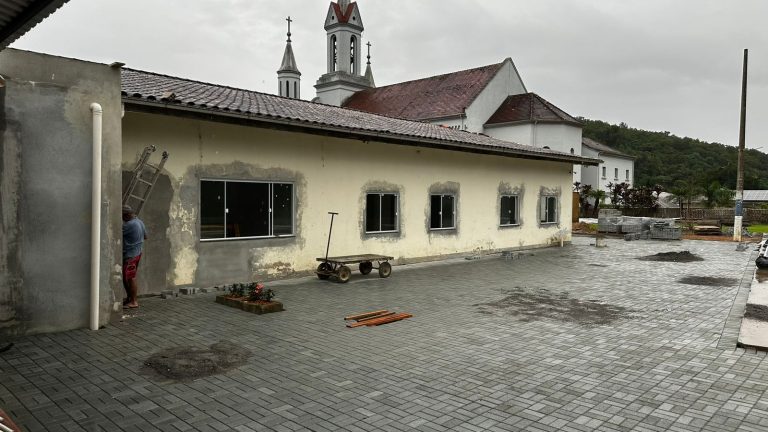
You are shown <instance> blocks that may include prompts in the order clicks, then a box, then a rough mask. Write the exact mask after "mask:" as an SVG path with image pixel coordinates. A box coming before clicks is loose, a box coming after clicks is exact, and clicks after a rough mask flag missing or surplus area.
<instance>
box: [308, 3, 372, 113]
mask: <svg viewBox="0 0 768 432" xmlns="http://www.w3.org/2000/svg"><path fill="white" fill-rule="evenodd" d="M363 30H364V27H363V20H362V18H361V17H360V10H359V9H358V7H357V2H350V1H349V0H337V1H336V2H333V3H331V5H330V7H329V8H328V14H327V15H326V18H325V31H326V33H327V35H326V41H327V47H328V49H327V55H326V59H327V60H326V61H327V66H328V68H327V72H326V73H325V74H324V75H323V76H321V77H320V79H319V80H317V84H315V88H316V89H317V99H316V101H318V102H321V103H324V104H328V105H336V106H340V105H341V104H342V103H343V102H344V100H345V99H347V98H348V97H349V96H351V95H352V94H354V93H356V92H358V91H360V90H364V89H367V88H370V87H372V85H373V84H372V83H371V82H370V80H369V79H368V78H366V76H365V75H363V72H362V71H361V70H360V65H361V63H362V62H361V57H362V51H363V50H362V45H363V44H362V34H363Z"/></svg>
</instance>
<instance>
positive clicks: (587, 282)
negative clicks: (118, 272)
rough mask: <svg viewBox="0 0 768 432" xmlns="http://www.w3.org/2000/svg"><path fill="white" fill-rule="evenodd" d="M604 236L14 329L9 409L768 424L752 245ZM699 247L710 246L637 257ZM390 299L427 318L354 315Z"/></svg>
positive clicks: (243, 417) (408, 425) (344, 426)
mask: <svg viewBox="0 0 768 432" xmlns="http://www.w3.org/2000/svg"><path fill="white" fill-rule="evenodd" d="M590 240H591V239H589V238H586V237H577V238H575V239H574V245H572V246H568V247H565V248H562V249H546V250H538V251H534V253H533V255H524V256H521V257H520V258H519V259H505V258H503V257H501V256H494V257H486V258H483V259H479V260H471V261H467V260H452V261H446V262H442V263H436V264H422V265H416V266H401V267H395V268H394V269H393V274H392V277H390V278H389V279H380V278H378V277H376V276H375V275H369V276H361V275H359V274H358V273H356V272H355V273H354V274H353V276H352V280H351V281H350V283H348V284H337V283H332V282H327V281H319V280H316V279H301V280H296V281H287V282H280V283H273V284H268V286H269V287H271V288H273V289H274V290H275V291H276V292H277V295H278V298H279V299H280V300H281V301H283V302H284V304H285V307H286V309H287V310H286V311H285V312H279V313H273V314H268V315H254V314H249V313H245V312H243V311H239V310H236V309H233V308H228V307H226V306H223V305H220V304H216V303H214V295H215V294H200V295H195V296H189V297H180V298H178V299H174V300H162V299H160V298H151V299H145V300H144V301H143V302H142V304H141V308H139V309H138V311H136V312H132V313H131V314H129V315H127V316H126V318H125V319H124V320H123V321H122V322H119V323H117V324H115V325H112V326H110V327H108V328H106V329H103V330H100V331H98V332H91V331H88V330H81V331H72V332H66V333H59V334H51V335H41V336H32V337H26V338H21V339H18V340H16V341H15V342H16V344H15V346H14V347H12V348H11V349H10V350H9V351H8V352H5V353H2V354H0V408H3V409H5V411H7V412H8V413H9V414H10V415H11V416H12V417H13V418H14V420H16V422H17V423H18V424H19V425H20V426H21V427H22V428H24V430H29V431H37V430H67V431H83V430H85V431H92V430H108V431H119V430H126V431H155V430H160V431H176V430H179V431H185V430H203V431H224V430H237V431H250V430H254V431H256V430H258V431H262V430H274V431H293V430H296V431H298V430H311V431H336V430H344V431H380V430H381V431H406V430H422V431H445V430H456V431H481V430H490V431H505V430H540V431H556V430H564V431H591V430H602V431H626V430H645V431H648V430H659V431H661V430H679V431H686V430H690V431H695V430H711V431H722V430H736V429H740V430H756V431H757V430H766V429H767V428H768V394H766V390H768V360H766V356H765V353H764V352H761V351H754V350H745V349H740V348H737V347H736V337H737V332H738V326H739V324H740V315H739V314H738V313H734V312H733V311H737V312H738V310H739V307H741V309H742V310H743V308H744V304H741V305H740V306H739V305H737V304H734V299H741V298H743V300H739V301H741V302H742V303H746V299H745V297H744V296H742V295H741V293H743V290H744V275H745V274H747V273H749V270H750V269H751V268H753V267H754V264H753V263H752V262H751V261H750V259H749V257H750V253H751V252H750V251H749V250H748V251H745V252H736V251H735V245H734V244H732V243H722V242H702V241H673V242H663V241H633V242H625V241H623V240H608V247H607V248H600V249H596V248H594V247H591V246H589V243H590ZM684 251H688V252H690V253H691V254H694V255H696V256H698V257H700V258H701V259H702V261H694V262H684V263H683V262H674V261H673V262H664V261H662V262H658V261H643V260H640V259H638V258H641V257H647V256H652V255H654V254H658V253H669V252H684ZM697 278H698V279H697ZM749 278H750V281H751V276H750V277H749ZM681 281H684V282H685V283H683V282H681ZM734 281H735V282H734ZM244 282H247V281H244ZM697 282H700V283H697ZM732 282H734V283H732ZM748 286H749V281H747V285H746V287H747V289H748ZM737 303H738V302H737ZM379 309H389V310H396V311H398V312H408V313H411V314H413V315H414V317H413V318H411V319H408V320H404V321H399V322H396V323H392V324H387V325H383V326H379V327H362V328H356V329H348V328H346V327H345V325H344V321H343V319H342V318H343V317H344V316H347V315H352V314H355V313H361V312H366V311H372V310H379ZM734 328H736V333H734V331H733V329H734ZM163 370H166V372H168V373H165V374H164V373H162V371H163ZM171 372H174V373H171Z"/></svg>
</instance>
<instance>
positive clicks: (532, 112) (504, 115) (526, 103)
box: [486, 93, 581, 126]
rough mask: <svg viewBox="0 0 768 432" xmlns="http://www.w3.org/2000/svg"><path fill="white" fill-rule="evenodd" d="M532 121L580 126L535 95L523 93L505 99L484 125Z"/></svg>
mask: <svg viewBox="0 0 768 432" xmlns="http://www.w3.org/2000/svg"><path fill="white" fill-rule="evenodd" d="M533 121H539V122H554V123H570V124H574V125H577V126H581V123H580V122H579V121H578V120H576V119H575V118H573V117H572V116H571V115H569V114H568V113H567V112H565V111H563V110H561V109H560V108H558V107H556V106H555V105H553V104H552V103H550V102H548V101H546V100H545V99H544V98H543V97H541V96H539V95H537V94H536V93H523V94H518V95H512V96H509V97H507V99H506V100H505V101H504V102H502V104H501V106H499V109H497V110H496V112H495V113H494V114H493V115H492V116H491V118H489V119H488V121H487V122H486V125H494V124H503V123H515V122H533Z"/></svg>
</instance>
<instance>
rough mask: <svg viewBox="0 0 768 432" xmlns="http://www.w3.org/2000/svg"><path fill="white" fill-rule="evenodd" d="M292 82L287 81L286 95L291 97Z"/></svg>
mask: <svg viewBox="0 0 768 432" xmlns="http://www.w3.org/2000/svg"><path fill="white" fill-rule="evenodd" d="M290 85H291V83H289V82H288V81H286V82H285V97H291V87H290Z"/></svg>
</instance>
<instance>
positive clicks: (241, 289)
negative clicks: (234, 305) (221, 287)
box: [229, 283, 245, 297]
mask: <svg viewBox="0 0 768 432" xmlns="http://www.w3.org/2000/svg"><path fill="white" fill-rule="evenodd" d="M229 295H230V296H232V297H244V296H245V285H244V284H239V283H236V284H232V285H230V286H229Z"/></svg>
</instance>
